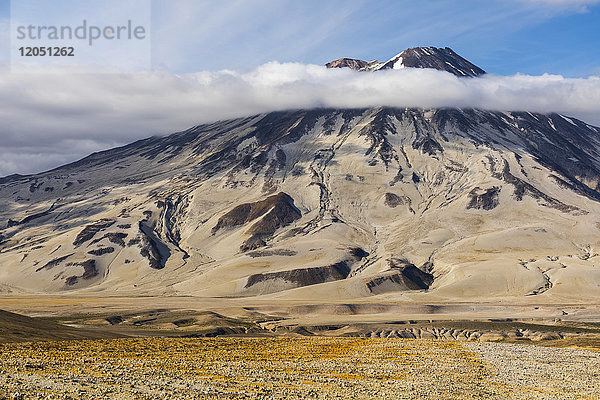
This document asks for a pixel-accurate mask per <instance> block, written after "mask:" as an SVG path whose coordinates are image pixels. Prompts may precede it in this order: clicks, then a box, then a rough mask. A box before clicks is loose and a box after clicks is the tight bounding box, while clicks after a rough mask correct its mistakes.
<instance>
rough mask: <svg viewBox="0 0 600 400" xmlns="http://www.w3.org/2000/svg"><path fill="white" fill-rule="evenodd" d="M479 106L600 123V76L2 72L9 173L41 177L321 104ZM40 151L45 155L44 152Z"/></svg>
mask: <svg viewBox="0 0 600 400" xmlns="http://www.w3.org/2000/svg"><path fill="white" fill-rule="evenodd" d="M376 106H395V107H423V108H432V107H463V108H467V107H474V108H483V109H493V110H505V111H510V110H526V111H535V112H560V113H563V114H567V115H572V116H574V117H577V118H580V119H583V120H584V121H586V122H588V123H591V124H597V125H598V124H600V77H590V78H585V79H569V78H564V77H562V76H556V75H542V76H527V75H516V76H511V77H502V76H493V75H486V76H483V77H480V78H475V79H467V78H457V77H455V76H453V75H451V74H448V73H445V72H440V71H435V70H419V69H404V70H395V71H379V72H376V73H359V72H355V71H351V70H348V69H337V70H328V69H326V68H324V67H321V66H316V65H303V64H280V63H268V64H265V65H263V66H261V67H259V68H257V69H256V70H254V71H252V72H249V73H246V74H240V73H236V72H231V71H220V72H199V73H196V74H189V75H183V76H176V75H172V74H169V73H164V72H149V73H142V74H135V75H132V74H82V73H75V74H60V73H56V74H53V73H24V74H14V73H13V74H11V73H8V72H3V73H1V74H0V118H2V121H3V122H4V123H3V125H4V127H3V129H2V131H1V132H2V133H0V140H1V142H2V143H3V145H2V147H1V148H0V160H3V161H2V162H0V176H1V175H6V174H9V173H15V172H18V173H32V172H36V171H41V170H43V169H47V168H51V167H54V166H57V165H58V164H60V163H63V162H67V161H73V160H75V159H77V158H78V157H82V156H85V155H87V154H88V153H89V152H91V151H95V150H100V149H103V148H108V147H111V146H114V145H117V144H125V143H128V142H131V141H133V140H136V139H139V138H143V137H147V136H150V135H153V134H167V133H170V132H173V131H177V130H181V129H185V128H187V127H190V126H192V125H195V124H198V123H202V122H210V121H214V120H218V119H225V118H234V117H239V116H245V115H250V114H256V113H262V112H268V111H274V110H283V109H298V108H311V107H333V108H359V107H360V108H362V107H376ZM37 154H44V156H42V157H38V156H36V155H37Z"/></svg>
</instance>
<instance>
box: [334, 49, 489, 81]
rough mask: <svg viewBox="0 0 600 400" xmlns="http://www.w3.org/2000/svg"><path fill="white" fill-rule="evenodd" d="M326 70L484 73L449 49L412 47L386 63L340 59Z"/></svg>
mask: <svg viewBox="0 0 600 400" xmlns="http://www.w3.org/2000/svg"><path fill="white" fill-rule="evenodd" d="M326 66H327V68H351V69H354V70H356V71H380V70H386V69H401V68H432V69H437V70H440V71H446V72H450V73H451V74H454V75H456V76H461V77H476V76H480V75H483V74H485V71H484V70H483V69H481V68H479V67H478V66H476V65H475V64H473V63H471V62H470V61H468V60H466V59H464V58H462V57H461V56H459V55H458V54H456V53H455V52H454V51H453V50H452V49H451V48H449V47H445V48H437V47H413V48H410V49H406V50H404V51H403V52H402V53H400V54H398V55H396V56H395V57H392V58H391V59H389V60H388V61H386V62H381V61H362V60H357V59H352V58H341V59H339V60H335V61H331V62H329V63H327V64H326Z"/></svg>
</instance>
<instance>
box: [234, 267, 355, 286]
mask: <svg viewBox="0 0 600 400" xmlns="http://www.w3.org/2000/svg"><path fill="white" fill-rule="evenodd" d="M349 273H350V267H349V266H348V264H347V263H346V262H344V261H340V262H338V263H336V264H333V265H329V266H326V267H314V268H299V269H293V270H289V271H281V272H271V273H266V274H254V275H251V276H249V277H248V281H247V283H246V286H245V288H246V289H249V288H250V289H251V288H253V287H254V288H256V286H258V285H261V288H260V292H261V293H263V294H264V293H274V292H279V291H282V290H288V289H293V288H297V287H302V286H310V285H316V284H319V283H325V282H332V281H336V280H340V279H345V278H346V277H348V274H349Z"/></svg>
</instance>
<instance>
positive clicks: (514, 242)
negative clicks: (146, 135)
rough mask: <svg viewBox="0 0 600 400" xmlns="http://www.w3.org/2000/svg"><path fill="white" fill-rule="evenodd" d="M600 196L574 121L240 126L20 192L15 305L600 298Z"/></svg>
mask: <svg viewBox="0 0 600 400" xmlns="http://www.w3.org/2000/svg"><path fill="white" fill-rule="evenodd" d="M599 183H600V131H599V130H598V128H596V127H593V126H589V125H587V124H585V123H584V122H581V121H578V120H575V119H572V118H568V117H564V116H561V115H558V114H549V115H542V114H534V113H527V112H490V111H481V110H472V109H465V110H459V109H436V110H421V109H394V108H376V109H361V110H332V109H317V110H310V111H290V112H275V113H269V114H264V115H258V116H254V117H250V118H242V119H236V120H231V121H223V122H218V123H214V124H208V125H201V126H197V127H194V128H192V129H190V130H188V131H185V132H181V133H177V134H173V135H171V136H167V137H162V138H150V139H146V140H142V141H139V142H136V143H133V144H131V145H128V146H125V147H122V148H117V149H113V150H109V151H105V152H102V153H97V154H93V155H91V156H89V157H87V158H85V159H83V160H81V161H79V162H76V163H73V164H70V165H67V166H64V167H61V168H58V169H56V170H53V171H50V172H47V173H43V174H39V175H33V176H26V177H13V178H11V179H6V180H5V181H3V182H2V183H1V184H0V203H1V204H2V206H1V207H0V228H1V229H0V291H5V292H8V291H12V292H17V293H18V292H20V291H32V292H60V291H80V292H86V293H92V292H95V293H101V294H110V293H118V294H122V295H149V294H152V295H168V294H185V295H189V294H193V295H202V296H255V295H270V296H283V297H285V298H298V299H311V300H314V299H319V298H322V299H331V298H332V296H333V297H335V298H336V299H339V298H358V297H369V296H392V297H393V298H396V297H397V296H406V295H408V294H409V293H411V296H414V295H419V296H421V295H423V296H435V298H440V297H441V298H455V299H477V300H480V299H486V298H487V299H489V298H490V297H491V298H496V297H498V296H537V297H538V299H539V301H540V302H543V301H546V300H548V301H549V299H554V301H555V300H556V299H559V300H560V301H563V300H565V299H571V300H580V299H588V298H598V297H599V296H600V268H599V267H598V256H597V254H596V250H597V248H598V246H599V245H600V244H599V240H598V239H599V238H600V203H599V200H600V191H599ZM412 293H416V294H412Z"/></svg>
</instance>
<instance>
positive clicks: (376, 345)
mask: <svg viewBox="0 0 600 400" xmlns="http://www.w3.org/2000/svg"><path fill="white" fill-rule="evenodd" d="M598 393H600V352H597V351H592V350H583V349H573V348H551V347H539V346H534V345H524V344H504V343H479V342H472V343H471V342H459V341H444V340H423V339H421V340H411V339H366V338H318V337H314V338H231V337H230V338H212V339H206V338H193V339H190V338H186V339H179V338H178V339H174V338H143V339H111V340H78V341H60V342H35V343H33V342H31V343H9V344H1V345H0V399H99V398H102V399H157V398H161V399H376V398H377V399H379V398H384V399H489V398H497V399H594V398H599V397H598Z"/></svg>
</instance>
